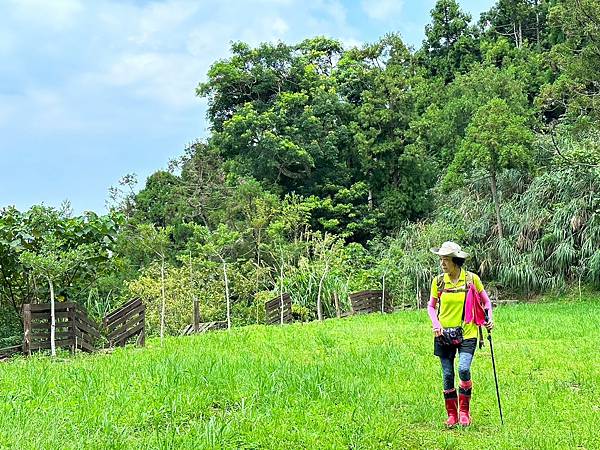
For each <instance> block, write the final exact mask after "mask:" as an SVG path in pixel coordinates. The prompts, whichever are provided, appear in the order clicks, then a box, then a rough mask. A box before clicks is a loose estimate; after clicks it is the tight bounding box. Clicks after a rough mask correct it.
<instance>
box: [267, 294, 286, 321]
mask: <svg viewBox="0 0 600 450" xmlns="http://www.w3.org/2000/svg"><path fill="white" fill-rule="evenodd" d="M282 305H283V314H282ZM265 321H266V323H267V325H275V324H278V323H279V324H281V323H291V322H292V321H293V318H292V299H291V298H290V294H287V293H285V294H283V295H281V296H279V295H278V296H277V297H275V298H273V299H271V300H269V301H268V302H266V303H265Z"/></svg>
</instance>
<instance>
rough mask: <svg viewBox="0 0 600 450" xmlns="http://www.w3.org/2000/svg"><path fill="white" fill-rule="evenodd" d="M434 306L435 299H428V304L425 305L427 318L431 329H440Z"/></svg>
mask: <svg viewBox="0 0 600 450" xmlns="http://www.w3.org/2000/svg"><path fill="white" fill-rule="evenodd" d="M436 306H437V298H435V297H431V298H430V299H429V303H428V304H427V313H428V314H429V318H430V319H431V324H432V325H433V328H442V324H441V323H440V320H439V319H438V316H437V311H436Z"/></svg>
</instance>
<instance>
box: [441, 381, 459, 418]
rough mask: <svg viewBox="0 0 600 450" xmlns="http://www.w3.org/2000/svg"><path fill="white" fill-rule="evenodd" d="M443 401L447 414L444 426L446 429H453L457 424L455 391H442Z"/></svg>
mask: <svg viewBox="0 0 600 450" xmlns="http://www.w3.org/2000/svg"><path fill="white" fill-rule="evenodd" d="M444 400H445V402H446V412H447V413H448V420H446V422H445V424H446V426H447V427H453V426H455V425H456V424H457V423H458V396H457V395H456V389H449V390H447V391H444Z"/></svg>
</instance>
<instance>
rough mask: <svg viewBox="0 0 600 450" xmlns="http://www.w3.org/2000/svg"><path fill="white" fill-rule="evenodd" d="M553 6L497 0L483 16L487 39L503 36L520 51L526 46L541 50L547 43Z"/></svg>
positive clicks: (524, 0)
mask: <svg viewBox="0 0 600 450" xmlns="http://www.w3.org/2000/svg"><path fill="white" fill-rule="evenodd" d="M551 3H552V2H551V1H547V0H498V1H497V3H496V4H495V5H494V6H493V7H492V8H491V9H490V10H489V11H488V12H486V13H484V14H482V15H481V19H480V21H479V22H480V24H481V26H482V27H484V29H486V32H487V33H488V35H492V36H494V37H495V36H504V37H506V38H508V39H510V41H511V42H512V43H513V45H514V46H515V47H517V48H521V47H523V45H525V43H526V42H530V43H532V44H535V45H536V47H537V48H540V47H541V46H542V44H543V43H544V41H545V30H546V20H547V15H548V9H549V6H550V4H551Z"/></svg>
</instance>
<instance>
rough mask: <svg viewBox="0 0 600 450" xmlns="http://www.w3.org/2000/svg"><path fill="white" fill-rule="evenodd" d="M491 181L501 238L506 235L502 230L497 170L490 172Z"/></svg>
mask: <svg viewBox="0 0 600 450" xmlns="http://www.w3.org/2000/svg"><path fill="white" fill-rule="evenodd" d="M490 181H491V187H492V200H493V202H494V208H495V209H496V224H497V226H498V236H499V237H500V239H502V238H503V237H504V233H503V230H502V219H501V218H500V200H499V199H498V188H497V186H496V171H495V170H492V171H491V173H490Z"/></svg>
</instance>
